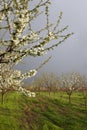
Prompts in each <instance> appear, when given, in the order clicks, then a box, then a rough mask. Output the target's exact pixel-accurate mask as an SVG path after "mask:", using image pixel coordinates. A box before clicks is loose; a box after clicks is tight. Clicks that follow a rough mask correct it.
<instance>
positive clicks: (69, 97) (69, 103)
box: [69, 94, 71, 104]
mask: <svg viewBox="0 0 87 130" xmlns="http://www.w3.org/2000/svg"><path fill="white" fill-rule="evenodd" d="M69 104H71V94H69Z"/></svg>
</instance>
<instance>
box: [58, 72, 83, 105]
mask: <svg viewBox="0 0 87 130" xmlns="http://www.w3.org/2000/svg"><path fill="white" fill-rule="evenodd" d="M60 79H61V80H60V82H61V85H62V87H64V90H65V91H66V93H67V95H68V97H69V103H71V95H72V93H73V91H75V90H78V88H79V87H80V86H81V84H82V82H83V79H82V76H81V75H80V74H79V73H75V72H73V73H69V74H65V75H64V74H63V75H62V76H61V78H60Z"/></svg>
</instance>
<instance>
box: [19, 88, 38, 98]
mask: <svg viewBox="0 0 87 130" xmlns="http://www.w3.org/2000/svg"><path fill="white" fill-rule="evenodd" d="M18 92H20V93H22V94H24V95H25V96H28V97H36V93H35V92H30V91H29V90H27V89H25V88H23V87H19V89H18Z"/></svg>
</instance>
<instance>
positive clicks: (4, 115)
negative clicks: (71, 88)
mask: <svg viewBox="0 0 87 130" xmlns="http://www.w3.org/2000/svg"><path fill="white" fill-rule="evenodd" d="M83 101H84V100H83V97H82V95H81V94H78V93H75V94H73V95H72V103H71V104H69V103H68V97H67V95H66V94H64V93H63V94H62V93H56V94H53V93H51V95H50V96H49V95H48V94H47V93H41V95H38V96H37V97H36V98H27V97H25V96H23V95H19V94H17V93H12V94H10V93H9V94H8V95H6V97H5V102H4V105H3V106H2V104H1V103H0V130H87V108H85V107H84V102H83Z"/></svg>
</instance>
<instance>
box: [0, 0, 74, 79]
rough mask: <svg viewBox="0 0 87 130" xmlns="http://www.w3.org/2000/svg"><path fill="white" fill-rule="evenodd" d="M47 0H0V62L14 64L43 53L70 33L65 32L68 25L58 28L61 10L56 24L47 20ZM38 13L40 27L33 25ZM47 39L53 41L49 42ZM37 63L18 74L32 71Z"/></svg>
mask: <svg viewBox="0 0 87 130" xmlns="http://www.w3.org/2000/svg"><path fill="white" fill-rule="evenodd" d="M35 3H36V4H35ZM50 4H51V2H50V0H45V1H43V0H38V2H36V1H34V0H0V66H6V65H8V67H9V65H10V64H12V65H14V66H15V65H17V64H18V63H20V62H21V61H22V60H23V59H24V58H25V57H27V56H32V57H36V56H41V55H44V54H46V52H48V51H49V50H51V49H54V48H55V47H56V46H58V45H59V44H61V43H63V42H64V41H65V40H66V39H67V38H68V37H70V36H71V35H72V33H67V34H66V33H65V30H67V28H68V26H65V27H63V28H61V29H60V28H59V23H60V21H61V19H62V12H60V14H59V18H58V20H57V22H56V24H55V25H54V24H51V22H50V21H49V5H50ZM41 16H42V17H44V25H43V24H42V23H40V25H41V28H38V29H36V28H34V27H35V26H36V25H37V24H39V19H40V17H41ZM51 41H54V44H51V45H49V44H48V43H51ZM46 45H47V46H46ZM8 67H7V68H8ZM40 67H41V66H39V67H37V68H36V69H34V70H29V72H27V73H25V74H24V75H23V76H24V77H22V78H28V77H31V76H32V75H35V74H36V71H38V69H39V68H40ZM1 71H2V70H1ZM6 74H7V73H6ZM7 76H8V74H7ZM6 78H7V77H6Z"/></svg>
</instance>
